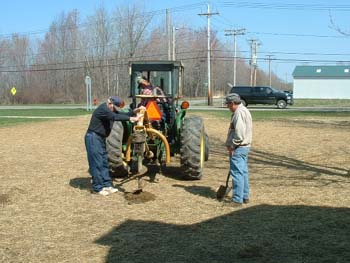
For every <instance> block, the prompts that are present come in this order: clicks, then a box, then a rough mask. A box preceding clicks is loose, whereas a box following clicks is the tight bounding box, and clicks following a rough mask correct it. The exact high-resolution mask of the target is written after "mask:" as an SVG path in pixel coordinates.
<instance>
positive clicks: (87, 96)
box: [85, 76, 92, 111]
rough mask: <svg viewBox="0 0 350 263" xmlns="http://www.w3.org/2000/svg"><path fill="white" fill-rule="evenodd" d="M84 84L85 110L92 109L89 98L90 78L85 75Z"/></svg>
mask: <svg viewBox="0 0 350 263" xmlns="http://www.w3.org/2000/svg"><path fill="white" fill-rule="evenodd" d="M85 85H86V111H92V98H91V78H90V77H89V76H86V77H85Z"/></svg>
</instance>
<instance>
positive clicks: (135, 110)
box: [134, 106, 146, 113]
mask: <svg viewBox="0 0 350 263" xmlns="http://www.w3.org/2000/svg"><path fill="white" fill-rule="evenodd" d="M141 110H144V111H145V110H146V107H145V106H140V107H138V108H136V109H134V113H138V112H140V111H141Z"/></svg>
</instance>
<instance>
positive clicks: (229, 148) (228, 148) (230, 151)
mask: <svg viewBox="0 0 350 263" xmlns="http://www.w3.org/2000/svg"><path fill="white" fill-rule="evenodd" d="M227 151H228V153H229V156H230V157H231V156H232V155H233V154H234V153H235V149H233V148H232V147H230V146H228V147H227Z"/></svg>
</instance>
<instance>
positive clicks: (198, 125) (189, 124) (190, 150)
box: [180, 116, 205, 180]
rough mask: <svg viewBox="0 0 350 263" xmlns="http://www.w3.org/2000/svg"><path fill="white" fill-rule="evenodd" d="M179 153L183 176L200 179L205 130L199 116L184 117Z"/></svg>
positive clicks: (203, 157)
mask: <svg viewBox="0 0 350 263" xmlns="http://www.w3.org/2000/svg"><path fill="white" fill-rule="evenodd" d="M180 154H181V157H180V161H181V167H182V168H183V170H184V174H185V177H186V178H187V179H192V180H193V179H195V180H199V179H201V177H202V175H203V174H202V172H203V171H202V170H203V164H204V159H205V132H204V124H203V120H202V118H201V117H197V116H191V117H187V118H185V119H184V123H183V126H182V130H181V148H180Z"/></svg>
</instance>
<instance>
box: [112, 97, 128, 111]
mask: <svg viewBox="0 0 350 263" xmlns="http://www.w3.org/2000/svg"><path fill="white" fill-rule="evenodd" d="M108 102H109V103H112V104H113V105H114V107H119V108H123V107H124V106H125V102H124V100H123V99H122V98H120V97H118V96H111V97H109V99H108Z"/></svg>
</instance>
